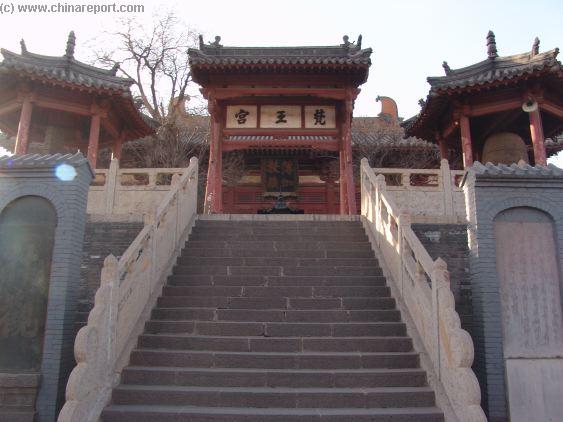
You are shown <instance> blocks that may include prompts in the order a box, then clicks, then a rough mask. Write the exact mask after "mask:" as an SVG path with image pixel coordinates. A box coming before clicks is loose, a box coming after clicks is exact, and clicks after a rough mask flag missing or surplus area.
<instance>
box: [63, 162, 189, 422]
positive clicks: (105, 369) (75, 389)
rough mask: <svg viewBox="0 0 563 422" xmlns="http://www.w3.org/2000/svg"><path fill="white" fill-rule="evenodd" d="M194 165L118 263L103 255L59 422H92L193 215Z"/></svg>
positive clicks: (176, 177) (174, 184) (106, 399)
mask: <svg viewBox="0 0 563 422" xmlns="http://www.w3.org/2000/svg"><path fill="white" fill-rule="evenodd" d="M197 178H198V162H197V159H196V158H192V159H191V160H190V165H189V167H188V168H187V169H182V175H181V176H179V175H178V174H176V175H174V176H173V179H172V186H171V189H170V191H169V192H168V193H167V195H166V196H165V198H164V199H163V201H162V202H161V205H160V206H158V207H157V208H156V209H155V211H154V212H153V213H151V214H149V215H148V216H147V217H146V219H145V226H144V228H143V229H142V230H141V232H140V233H139V234H138V236H137V237H136V238H135V240H134V241H133V242H132V243H131V245H130V246H129V247H128V248H127V250H126V251H125V252H124V253H123V255H122V256H121V258H120V259H119V261H118V260H117V259H116V258H115V257H114V256H113V255H108V256H107V257H106V259H105V260H104V266H103V268H102V275H101V283H100V288H99V289H98V291H97V292H96V297H95V301H94V308H93V309H92V311H91V312H90V314H89V316H88V323H87V325H86V326H85V327H82V328H81V329H80V331H79V332H78V334H77V336H76V340H75V344H74V353H75V358H76V362H77V365H76V367H75V368H74V369H73V371H72V373H71V374H70V377H69V381H68V384H67V389H66V402H65V404H64V406H63V408H62V410H61V412H60V414H59V418H58V421H59V422H96V421H98V420H99V417H100V414H101V412H102V410H103V408H104V407H105V406H106V405H107V403H109V400H110V397H111V391H112V389H113V388H114V387H115V386H116V385H117V383H118V382H119V378H120V374H121V370H122V369H123V368H124V367H125V366H126V364H127V361H128V358H129V355H130V353H131V351H132V349H133V347H134V345H135V343H136V341H137V338H138V336H139V334H140V333H141V331H142V328H143V326H144V323H145V322H146V320H147V319H148V318H149V315H150V311H151V309H152V308H153V306H154V304H155V303H156V298H157V297H158V296H159V295H160V289H161V288H162V285H163V284H164V281H165V280H166V278H167V276H168V275H169V274H170V272H171V270H172V267H173V265H174V263H175V262H176V260H177V257H178V256H179V253H180V252H181V249H182V247H183V244H184V243H185V241H186V239H187V237H188V234H189V231H190V229H191V227H192V225H193V223H194V221H195V218H196V212H197V186H198V184H197Z"/></svg>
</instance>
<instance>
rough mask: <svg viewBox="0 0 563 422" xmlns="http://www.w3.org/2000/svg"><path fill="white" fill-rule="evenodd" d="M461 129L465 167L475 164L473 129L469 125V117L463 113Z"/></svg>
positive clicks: (460, 121)
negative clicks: (472, 139)
mask: <svg viewBox="0 0 563 422" xmlns="http://www.w3.org/2000/svg"><path fill="white" fill-rule="evenodd" d="M459 126H460V131H461V149H462V151H463V167H465V168H467V167H471V166H472V165H473V146H472V144H471V129H470V127H469V117H468V116H466V115H463V116H461V117H460V118H459Z"/></svg>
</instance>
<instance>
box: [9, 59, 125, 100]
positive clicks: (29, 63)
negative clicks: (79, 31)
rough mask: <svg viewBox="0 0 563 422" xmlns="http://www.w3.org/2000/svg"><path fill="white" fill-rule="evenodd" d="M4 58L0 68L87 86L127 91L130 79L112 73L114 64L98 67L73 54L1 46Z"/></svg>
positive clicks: (114, 70) (94, 88)
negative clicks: (14, 49)
mask: <svg viewBox="0 0 563 422" xmlns="http://www.w3.org/2000/svg"><path fill="white" fill-rule="evenodd" d="M0 51H1V52H2V56H4V60H3V61H2V63H0V72H2V73H6V72H11V71H16V72H24V73H26V74H28V75H32V76H35V77H40V78H45V79H49V80H54V81H59V82H64V83H68V84H71V85H77V86H80V87H84V88H89V89H93V90H96V89H103V90H110V91H121V92H124V93H129V87H130V86H131V85H132V84H133V83H134V81H133V80H132V79H128V78H120V77H118V76H115V72H116V71H117V68H114V69H109V70H106V69H100V68H98V67H94V66H90V65H87V64H85V63H82V62H79V61H78V60H75V59H74V58H73V57H67V56H62V57H53V56H43V55H40V54H34V53H29V52H27V51H23V52H22V54H16V53H13V52H11V51H8V50H6V49H1V50H0Z"/></svg>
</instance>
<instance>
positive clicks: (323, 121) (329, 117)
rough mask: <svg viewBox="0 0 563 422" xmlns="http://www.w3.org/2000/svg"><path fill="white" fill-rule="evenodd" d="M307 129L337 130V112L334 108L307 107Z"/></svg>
mask: <svg viewBox="0 0 563 422" xmlns="http://www.w3.org/2000/svg"><path fill="white" fill-rule="evenodd" d="M305 128H307V129H334V128H336V112H335V109H334V106H305Z"/></svg>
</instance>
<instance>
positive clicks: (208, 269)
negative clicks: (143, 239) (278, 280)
mask: <svg viewBox="0 0 563 422" xmlns="http://www.w3.org/2000/svg"><path fill="white" fill-rule="evenodd" d="M172 274H174V275H182V274H190V275H192V274H193V275H199V274H203V275H258V276H334V275H351V276H381V275H382V272H381V268H379V267H378V266H377V265H375V264H374V265H372V266H364V267H355V266H344V265H339V266H332V267H329V266H308V267H295V266H288V267H284V266H228V265H176V266H174V269H173V271H172Z"/></svg>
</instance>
